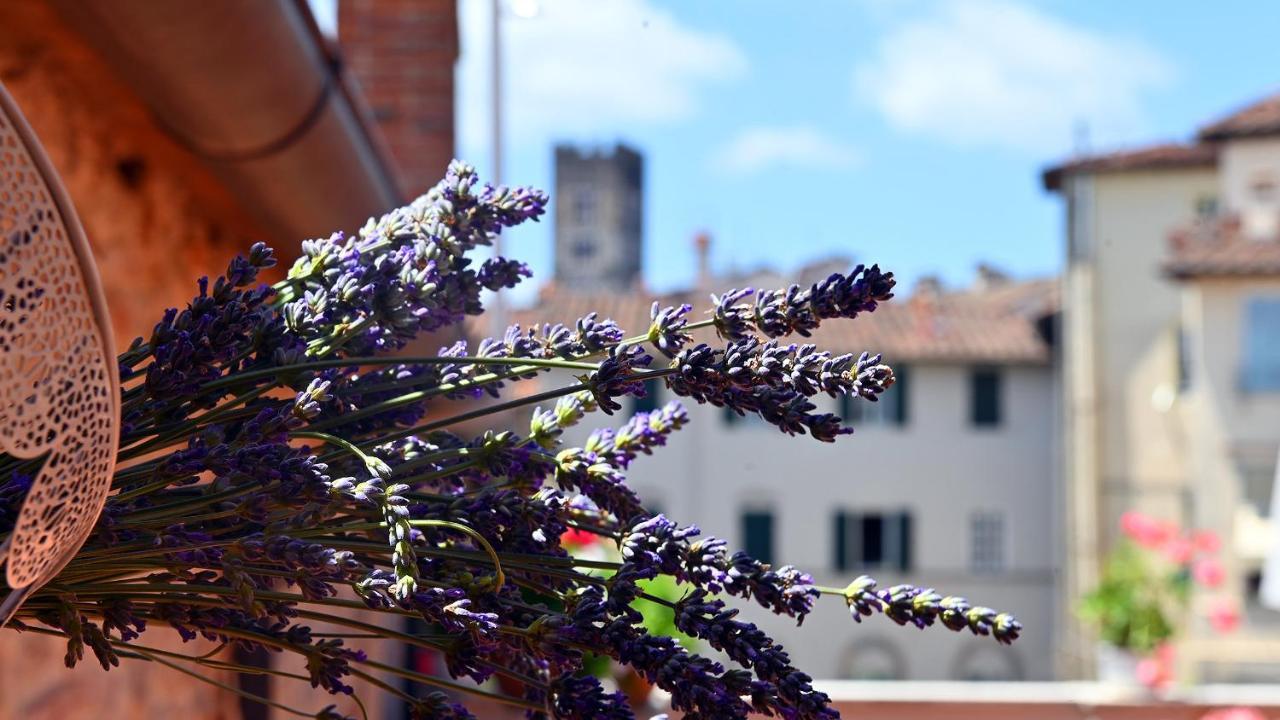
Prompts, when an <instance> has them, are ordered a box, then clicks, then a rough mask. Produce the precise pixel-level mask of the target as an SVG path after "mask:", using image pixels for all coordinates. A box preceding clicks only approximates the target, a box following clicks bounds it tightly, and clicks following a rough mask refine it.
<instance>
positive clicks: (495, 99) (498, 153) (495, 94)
mask: <svg viewBox="0 0 1280 720" xmlns="http://www.w3.org/2000/svg"><path fill="white" fill-rule="evenodd" d="M492 10H493V16H492V19H491V23H490V26H489V30H490V36H489V50H490V53H491V56H490V72H491V75H490V81H491V84H490V92H491V93H492V94H491V95H490V98H489V101H490V103H491V109H492V111H493V117H492V119H491V120H492V122H491V123H490V129H491V131H492V133H493V135H492V137H491V138H490V141H491V142H492V146H491V148H490V149H491V151H492V153H493V168H492V169H491V170H490V172H491V173H492V177H493V184H494V185H501V184H502V0H493V2H492ZM493 254H494V255H495V256H501V255H502V234H501V232H499V233H498V236H497V237H496V238H494V241H493ZM506 315H507V312H506V298H504V297H503V294H502V291H501V290H499V291H498V292H495V293H494V294H493V300H492V302H490V304H489V334H490V335H491V336H493V337H497V336H498V335H501V334H502V332H503V331H504V330H505V329H506V326H507V317H506Z"/></svg>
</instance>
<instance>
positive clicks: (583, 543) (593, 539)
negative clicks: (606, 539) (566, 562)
mask: <svg viewBox="0 0 1280 720" xmlns="http://www.w3.org/2000/svg"><path fill="white" fill-rule="evenodd" d="M598 542H600V536H599V535H596V534H595V533H589V532H587V531H586V530H578V529H576V528H569V529H568V530H565V531H564V533H563V534H561V535H560V545H561V546H562V547H565V548H569V549H581V548H588V547H591V546H592V545H595V544H596V543H598Z"/></svg>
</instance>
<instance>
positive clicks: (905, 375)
mask: <svg viewBox="0 0 1280 720" xmlns="http://www.w3.org/2000/svg"><path fill="white" fill-rule="evenodd" d="M893 374H894V377H895V378H897V380H896V381H895V382H894V383H893V387H891V388H889V392H891V393H893V421H894V422H895V423H897V424H898V425H906V424H907V407H908V405H909V402H910V401H909V400H908V397H909V395H910V394H911V382H910V380H911V373H910V371H909V369H908V368H907V366H906V365H902V366H900V367H896V368H894V370H893Z"/></svg>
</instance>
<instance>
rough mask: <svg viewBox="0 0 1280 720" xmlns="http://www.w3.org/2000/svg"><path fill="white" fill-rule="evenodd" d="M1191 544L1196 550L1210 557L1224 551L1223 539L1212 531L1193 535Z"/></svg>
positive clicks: (1199, 531)
mask: <svg viewBox="0 0 1280 720" xmlns="http://www.w3.org/2000/svg"><path fill="white" fill-rule="evenodd" d="M1191 543H1192V544H1193V545H1195V546H1196V550H1199V551H1200V552H1202V553H1208V554H1210V555H1212V554H1214V553H1216V552H1218V551H1219V550H1221V549H1222V538H1220V537H1218V533H1216V532H1214V531H1212V530H1197V531H1195V532H1193V533H1191Z"/></svg>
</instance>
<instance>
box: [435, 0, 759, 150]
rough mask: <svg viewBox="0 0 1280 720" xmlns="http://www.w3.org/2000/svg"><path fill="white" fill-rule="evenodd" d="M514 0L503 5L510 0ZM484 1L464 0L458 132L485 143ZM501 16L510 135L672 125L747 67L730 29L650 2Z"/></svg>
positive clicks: (594, 133) (550, 6)
mask: <svg viewBox="0 0 1280 720" xmlns="http://www.w3.org/2000/svg"><path fill="white" fill-rule="evenodd" d="M506 4H507V3H504V6H505V5H506ZM489 6H490V3H489V2H487V0H464V2H462V4H461V25H462V29H461V32H462V43H463V53H462V60H461V63H460V68H459V73H458V77H459V88H458V93H459V128H458V130H459V136H460V137H459V139H460V146H461V147H462V148H464V150H471V151H475V150H477V149H482V148H485V147H486V146H487V145H486V143H487V139H488V137H489V128H490V97H489V93H490V90H489V88H490V81H489V72H490V67H491V65H490V62H489V52H490V36H489V32H490V30H489V19H490V14H489ZM533 7H534V5H533V4H531V3H530V2H528V1H527V0H526V1H525V2H521V3H519V6H518V7H516V8H515V9H516V10H519V11H520V12H519V14H517V13H515V12H506V13H505V14H504V16H503V24H502V30H503V52H504V53H505V56H506V57H505V62H504V64H503V65H504V70H505V73H506V75H505V77H504V85H505V95H504V98H505V100H504V102H505V105H504V114H505V118H506V136H507V138H508V139H509V140H510V141H511V142H513V143H518V142H545V141H547V140H550V139H560V138H564V139H577V138H582V137H586V138H593V139H594V138H600V137H602V136H603V137H604V138H606V139H607V138H612V137H614V136H615V135H617V134H618V133H620V132H627V131H629V130H631V129H632V128H636V127H647V126H653V125H657V124H663V123H671V122H675V121H678V120H681V119H683V118H686V117H689V116H690V115H692V114H693V113H695V112H696V111H697V110H698V109H699V108H700V107H701V106H702V104H703V103H702V101H701V96H702V94H703V92H704V91H705V90H706V89H707V88H710V87H713V86H715V85H717V84H721V83H724V82H727V81H730V80H733V79H735V78H737V77H740V76H742V75H743V73H744V72H745V70H746V67H747V61H746V57H745V55H744V54H743V52H742V51H741V50H740V49H739V48H738V47H737V46H736V45H735V44H734V43H733V42H732V41H731V40H729V39H728V38H727V37H726V36H724V35H720V34H717V33H712V32H705V31H701V30H696V29H693V28H690V27H687V26H685V25H682V24H681V23H680V21H679V20H677V19H676V18H675V17H674V16H673V15H672V14H671V13H670V12H668V11H666V10H663V9H660V8H656V7H654V6H652V5H651V4H650V3H649V2H648V0H610V1H609V2H601V1H600V0H542V2H539V3H537V4H536V13H534V14H533V15H532V17H521V15H529V14H530V8H533Z"/></svg>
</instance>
